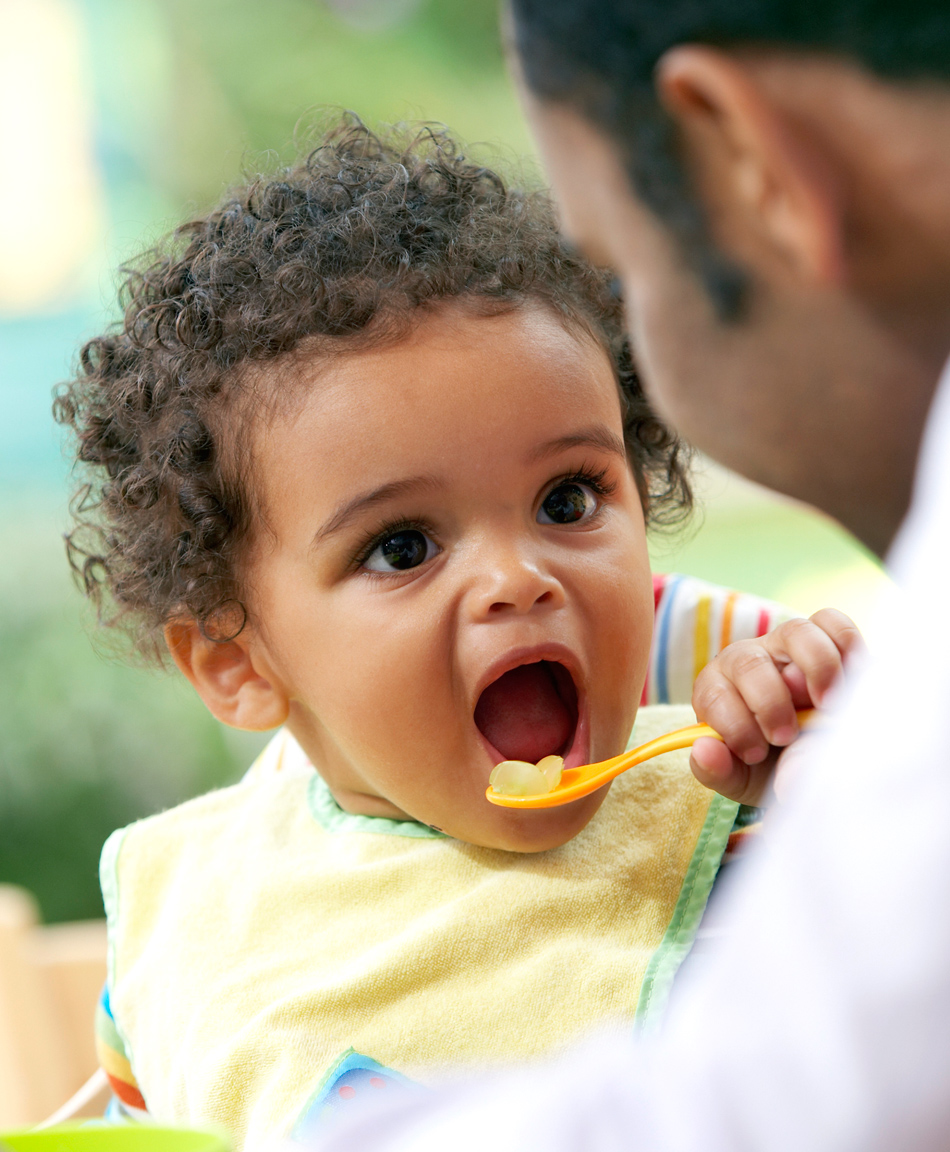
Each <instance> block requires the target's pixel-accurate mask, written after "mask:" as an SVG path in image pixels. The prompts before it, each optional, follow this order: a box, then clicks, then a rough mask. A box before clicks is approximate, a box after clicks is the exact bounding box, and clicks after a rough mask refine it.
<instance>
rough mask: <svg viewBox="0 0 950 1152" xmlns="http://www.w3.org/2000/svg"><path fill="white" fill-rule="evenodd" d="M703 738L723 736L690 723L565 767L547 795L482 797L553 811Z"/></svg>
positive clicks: (806, 716)
mask: <svg viewBox="0 0 950 1152" xmlns="http://www.w3.org/2000/svg"><path fill="white" fill-rule="evenodd" d="M814 715H815V709H814V708H803V709H801V710H800V711H799V712H798V713H797V717H798V724H799V727H801V728H805V727H807V725H808V724H809V722H810V721H811V720H812V718H813V717H814ZM703 736H712V737H713V738H714V739H716V740H722V737H721V736H720V735H719V733H718V732H716V731H715V730H714V729H712V728H710V727H709V725H708V724H691V725H690V726H689V727H688V728H678V729H677V730H676V731H675V732H667V733H666V735H664V736H657V737H656V739H655V740H648V741H647V742H646V743H645V744H639V745H638V746H637V747H636V748H631V749H630V750H629V751H628V752H621V753H620V755H619V756H614V757H613V759H611V760H602V761H600V762H599V763H597V764H584V765H582V766H581V767H579V768H565V769H564V771H563V772H562V773H561V781H560V783H559V784H558V785H557V787H556V788H553V789H552V790H551V791H550V792H542V793H539V794H538V795H535V796H503V795H502V794H501V793H500V792H496V791H495V790H494V788H492V787H491V786H489V787H488V789H487V790H486V792H485V797H486V799H487V800H489V801H490V802H491V803H492V804H498V805H501V807H503V808H556V807H558V806H560V805H561V804H569V803H570V802H571V801H572V800H578V799H580V797H581V796H587V795H589V794H590V793H591V792H596V791H597V789H598V788H602V787H603V786H604V785H605V784H607V783H609V782H610V781H611V780H613V778H614V777H615V776H619V775H620V773H621V772H626V771H627V769H628V768H633V767H634V766H635V765H636V764H642V763H643V762H644V761H645V760H652V759H653V757H654V756H662V755H663V754H664V752H676V751H678V750H679V749H680V748H691V747H692V746H693V744H695V743H696V741H697V740H699V739H701V738H702V737H703Z"/></svg>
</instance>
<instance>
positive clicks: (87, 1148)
mask: <svg viewBox="0 0 950 1152" xmlns="http://www.w3.org/2000/svg"><path fill="white" fill-rule="evenodd" d="M7 1150H9V1152H229V1147H228V1142H227V1140H225V1139H224V1137H223V1136H219V1135H218V1134H217V1133H216V1132H200V1131H196V1130H195V1129H192V1128H157V1127H153V1126H152V1125H151V1124H117V1125H115V1126H111V1125H108V1124H95V1123H93V1124H88V1123H87V1124H64V1125H62V1126H57V1127H56V1128H44V1129H43V1131H42V1132H10V1133H6V1134H4V1133H0V1152H7Z"/></svg>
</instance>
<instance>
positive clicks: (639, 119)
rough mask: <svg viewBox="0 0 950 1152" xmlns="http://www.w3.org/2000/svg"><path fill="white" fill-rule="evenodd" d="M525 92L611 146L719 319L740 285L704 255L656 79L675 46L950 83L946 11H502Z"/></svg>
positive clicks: (911, 6) (623, 4) (781, 7)
mask: <svg viewBox="0 0 950 1152" xmlns="http://www.w3.org/2000/svg"><path fill="white" fill-rule="evenodd" d="M510 2H511V10H512V16H513V25H514V39H515V44H516V48H517V51H518V53H519V55H520V58H521V63H522V69H523V72H524V75H525V79H526V82H527V84H528V86H529V87H530V88H531V89H532V91H533V92H535V93H536V94H537V95H538V96H540V97H541V98H542V99H548V100H552V101H556V102H558V103H563V104H568V105H571V106H573V107H575V108H577V109H578V110H579V111H580V112H581V113H582V114H583V115H585V116H586V117H587V118H588V119H589V120H590V121H591V122H592V123H594V124H595V125H597V126H598V127H599V128H601V129H602V130H603V131H604V132H605V133H606V134H607V135H608V136H609V137H610V138H611V139H612V140H613V142H614V143H615V144H616V146H617V148H618V151H619V153H620V157H621V161H622V162H623V164H624V166H625V167H626V169H627V172H628V174H629V176H630V179H631V182H632V184H633V187H634V188H635V190H636V192H637V193H638V195H639V196H640V198H641V199H642V200H643V202H644V203H645V204H646V205H647V206H648V207H650V208H651V209H652V210H653V211H654V212H655V213H656V214H657V215H658V216H659V217H660V218H661V219H662V220H663V221H664V222H665V223H666V224H667V225H668V226H669V227H670V228H671V229H672V230H673V231H674V232H675V233H676V234H677V235H678V236H679V238H680V240H681V243H682V244H683V247H684V251H686V252H687V254H688V255H689V256H690V258H691V259H692V261H693V263H694V264H695V265H696V266H698V269H699V271H700V272H701V274H702V275H703V277H704V279H705V280H706V282H707V285H708V287H709V288H710V290H711V293H712V295H713V298H714V300H715V301H716V303H717V304H718V305H719V309H720V312H721V313H723V314H725V315H731V314H734V313H735V312H736V311H737V310H738V306H739V303H740V300H741V292H742V287H743V277H742V276H741V274H740V273H739V272H738V270H736V269H734V268H732V267H731V266H730V265H729V264H728V263H727V262H726V261H725V260H724V259H723V258H722V257H721V256H720V255H719V254H718V253H717V252H716V251H715V250H714V249H713V248H712V246H711V245H710V244H709V241H708V237H707V234H706V228H705V222H704V220H703V217H702V213H701V211H700V208H699V206H698V204H697V202H696V200H695V198H694V197H693V195H692V192H691V190H690V188H689V184H688V180H687V177H686V175H685V173H684V170H683V168H682V166H681V164H680V163H679V160H678V156H677V148H676V140H675V133H674V131H673V126H672V122H671V121H670V118H669V117H668V116H667V115H666V114H665V113H664V111H663V109H662V108H661V106H660V104H659V101H658V99H657V96H656V90H655V86H654V69H655V68H656V64H657V61H658V60H659V59H660V57H661V56H662V55H663V54H664V52H666V51H667V50H668V49H670V48H672V47H674V46H675V45H677V44H711V45H718V46H720V47H735V46H738V45H742V46H746V47H747V46H750V45H760V46H762V47H770V48H784V49H792V50H800V51H817V52H828V53H834V54H836V55H839V56H842V57H845V58H848V59H850V60H854V61H857V62H858V63H860V64H862V65H863V66H864V67H866V68H867V69H869V70H870V71H872V72H874V73H876V74H878V75H879V76H882V77H884V78H887V79H892V80H898V81H908V80H938V81H947V80H948V79H950V6H948V4H947V2H946V0H510Z"/></svg>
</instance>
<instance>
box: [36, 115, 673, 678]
mask: <svg viewBox="0 0 950 1152" xmlns="http://www.w3.org/2000/svg"><path fill="white" fill-rule="evenodd" d="M126 273H127V278H126V281H125V284H124V287H123V296H124V302H125V315H124V319H123V321H122V322H121V323H120V324H118V325H116V326H115V327H114V328H113V329H112V330H110V331H109V332H107V333H106V334H104V335H102V336H98V337H96V338H95V339H93V340H90V341H89V342H88V343H87V344H86V345H85V347H84V348H83V350H82V355H81V366H80V367H81V370H80V372H79V374H78V376H77V377H76V378H75V379H74V380H72V381H71V382H70V383H68V384H67V385H66V386H64V389H63V390H62V393H61V395H60V396H59V398H58V400H57V406H56V411H57V416H58V419H59V420H60V421H61V422H63V423H65V424H67V425H70V426H71V427H72V429H73V431H74V433H75V436H76V441H77V457H78V461H79V464H80V466H81V467H82V469H83V470H84V472H85V479H86V483H85V484H84V486H83V488H82V489H81V492H80V493H79V496H78V499H77V500H76V502H75V504H74V508H75V515H76V518H77V521H78V523H77V525H76V528H75V529H74V531H73V532H72V533H71V534H70V536H69V538H68V539H69V554H70V559H71V562H72V564H73V567H74V569H75V571H76V572H77V573H78V574H79V576H80V578H81V581H82V583H83V585H84V587H85V590H86V592H87V593H88V594H89V595H90V597H92V598H93V600H95V601H96V603H97V605H98V606H99V609H100V616H102V615H103V613H104V618H105V619H107V620H108V621H109V622H111V623H122V624H124V625H125V626H126V629H127V631H128V632H129V633H131V635H132V636H133V638H134V640H135V642H136V644H137V646H138V648H139V650H140V651H141V652H143V653H145V654H147V655H152V656H158V657H159V658H160V655H161V652H162V648H163V645H162V641H161V631H162V628H163V626H164V625H165V624H166V623H168V622H169V621H171V620H173V619H176V618H181V617H183V616H186V617H190V618H192V619H196V620H197V621H199V622H200V623H201V624H202V627H204V628H205V630H206V634H208V635H214V636H222V637H223V633H224V632H227V633H228V634H231V633H233V632H234V631H236V630H240V627H242V626H243V623H242V622H243V620H244V619H245V618H246V613H245V610H244V607H243V603H242V590H241V581H240V579H239V561H240V558H241V554H242V549H243V548H244V547H245V545H246V543H247V541H248V538H249V537H250V536H251V534H252V529H253V524H254V520H255V501H254V496H253V486H252V484H251V483H250V481H251V480H252V478H253V465H252V463H251V464H249V463H248V459H247V458H248V448H247V445H248V443H249V440H250V437H249V421H250V419H251V417H252V414H254V413H257V414H260V413H261V412H265V413H266V412H267V411H268V410H272V407H271V406H272V405H273V404H275V403H280V402H281V399H282V397H281V396H278V395H275V394H273V393H274V388H278V389H279V390H280V391H281V392H287V393H290V392H292V391H293V389H294V388H295V386H296V385H295V374H294V373H293V372H292V371H288V372H285V373H282V374H279V377H278V378H277V383H276V384H272V385H271V386H270V388H271V391H270V393H266V394H263V395H262V394H261V391H260V389H261V383H260V379H261V373H260V371H259V368H260V367H261V366H262V365H266V364H268V363H272V362H276V361H278V360H280V358H281V357H284V358H286V357H289V356H291V355H292V353H293V352H294V350H295V349H297V348H298V347H299V346H300V345H301V344H302V343H303V342H304V341H306V349H307V351H308V353H309V352H311V351H312V352H313V354H315V355H321V354H333V353H334V352H345V351H346V350H347V349H349V348H354V347H359V346H361V345H365V344H366V343H367V342H370V341H374V342H379V341H386V340H394V339H398V338H399V335H400V334H401V333H402V332H404V331H406V327H407V325H409V324H411V323H412V319H413V316H414V315H418V310H419V309H422V308H426V307H434V306H438V305H439V304H440V303H441V302H444V301H450V300H457V301H463V302H466V303H467V304H470V305H471V306H473V307H475V308H477V309H480V310H482V311H486V312H497V311H499V310H505V309H509V308H516V307H519V306H520V305H522V304H524V303H526V302H530V301H534V302H539V303H541V304H543V305H544V306H547V307H550V308H551V309H552V310H553V311H554V312H555V313H556V314H557V315H558V316H559V317H560V318H561V319H562V321H563V322H564V323H565V324H567V325H568V326H574V328H575V329H578V330H581V329H582V330H584V331H585V332H586V333H587V334H588V335H590V336H592V337H593V338H594V339H595V340H597V341H598V342H599V343H600V344H601V345H602V346H603V347H604V349H605V351H606V353H607V354H608V355H609V356H610V358H611V359H612V362H613V364H614V367H615V371H616V376H617V384H618V389H619V393H620V397H621V402H622V405H623V412H624V427H625V436H626V443H627V449H628V455H629V458H630V461H631V465H632V467H633V469H634V472H635V474H636V476H637V479H638V482H639V484H640V490H641V493H642V495H643V497H644V505H645V508H646V511H647V514H648V517H649V518H650V519H651V520H652V521H653V522H654V523H656V522H663V521H671V520H675V519H677V518H679V517H681V516H682V515H683V514H685V512H686V511H687V510H688V508H689V506H690V499H691V498H690V492H689V486H688V482H687V476H686V454H685V451H684V449H683V446H682V445H681V444H680V442H679V441H678V440H677V439H676V437H675V436H674V435H673V434H672V433H671V432H670V431H669V430H668V429H667V428H666V427H665V426H664V425H663V424H662V423H661V422H660V421H659V420H658V419H657V418H656V416H654V414H653V412H652V410H651V409H650V406H649V405H648V403H647V401H646V398H645V397H644V394H643V391H642V389H641V387H640V382H639V380H638V378H637V374H636V372H635V370H634V367H633V362H632V359H631V355H630V349H629V346H628V344H627V341H626V338H625V336H624V329H623V315H622V303H621V301H620V300H619V298H618V295H617V293H616V291H615V290H614V285H613V282H612V279H611V277H610V275H609V274H608V273H607V272H605V271H603V270H598V269H596V268H593V267H591V266H590V265H589V264H587V263H586V262H585V261H583V260H582V259H580V258H579V257H578V256H576V255H575V254H573V253H572V252H571V251H570V250H569V249H567V248H566V247H565V245H564V243H563V241H562V239H561V237H560V236H559V234H558V231H557V227H556V224H555V218H554V212H553V209H552V206H551V203H550V199H549V197H548V195H547V193H545V192H543V191H538V190H536V191H523V190H519V189H517V188H513V187H511V186H510V185H509V184H508V183H507V182H506V181H505V180H504V179H503V177H502V176H501V175H499V174H498V173H497V172H495V171H493V170H491V169H489V168H486V167H485V166H484V165H481V164H477V163H473V162H472V161H471V160H469V159H468V158H467V157H466V156H465V154H464V153H463V152H462V150H461V149H460V147H459V146H458V145H457V143H456V142H455V141H454V140H453V139H452V137H451V136H450V135H449V134H448V133H446V132H445V131H443V130H441V129H433V128H431V127H422V128H416V129H414V130H406V131H402V132H398V131H391V132H388V133H386V134H376V133H374V132H371V131H370V130H369V129H368V128H367V127H365V126H364V125H363V124H362V123H361V122H360V121H359V120H357V119H356V118H355V117H351V116H349V117H345V118H344V119H343V120H341V121H340V122H338V123H336V124H335V125H334V126H333V127H332V128H331V129H330V130H329V131H328V132H327V133H326V135H325V136H324V137H323V139H322V141H321V143H320V146H319V147H318V148H316V149H315V150H314V151H313V152H311V153H310V155H309V156H307V157H306V159H304V160H303V161H302V162H300V163H298V164H296V165H295V166H293V167H291V168H288V169H286V170H283V171H281V172H279V173H277V174H276V175H272V176H262V177H259V178H258V179H255V180H253V181H251V182H250V183H248V184H246V185H244V186H243V187H240V188H237V189H236V190H235V191H234V192H232V193H231V194H230V195H229V196H228V197H227V199H226V200H225V201H224V202H223V203H222V204H221V205H220V206H219V207H218V208H216V209H215V210H214V211H212V212H210V213H209V214H207V215H205V216H202V217H201V218H199V219H196V220H193V221H191V222H190V223H188V224H185V225H183V226H182V227H181V228H179V229H178V230H177V231H176V232H175V233H174V234H173V235H172V236H171V237H169V238H168V239H167V240H166V241H165V242H164V243H163V244H161V245H160V246H159V248H158V249H157V250H156V251H154V252H151V253H149V254H147V256H146V257H145V258H144V259H143V260H141V261H140V262H138V263H137V264H136V265H134V266H132V267H131V268H129V269H126Z"/></svg>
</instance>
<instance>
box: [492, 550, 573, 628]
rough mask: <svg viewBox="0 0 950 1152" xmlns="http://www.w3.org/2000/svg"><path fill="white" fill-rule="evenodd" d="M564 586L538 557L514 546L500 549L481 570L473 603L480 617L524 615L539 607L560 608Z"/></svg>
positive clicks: (563, 596) (563, 597) (563, 595)
mask: <svg viewBox="0 0 950 1152" xmlns="http://www.w3.org/2000/svg"><path fill="white" fill-rule="evenodd" d="M564 602H565V594H564V588H563V586H562V584H561V582H560V580H558V579H557V577H556V576H554V575H553V574H552V573H551V572H549V571H547V570H546V569H545V568H544V567H543V566H542V565H541V564H540V563H539V562H538V561H537V560H536V559H534V558H533V557H530V556H526V555H524V554H522V553H519V552H518V551H517V550H516V549H511V550H508V551H505V552H503V553H500V554H499V553H496V554H495V556H494V557H493V561H492V563H491V564H490V565H486V566H485V568H483V569H482V570H481V571H480V572H479V574H478V579H477V580H476V583H475V586H474V587H473V590H472V595H471V598H470V603H471V606H472V611H473V615H474V616H475V618H476V619H489V618H497V617H499V616H502V615H505V614H509V613H511V614H514V615H524V614H527V613H529V612H532V611H535V610H537V609H539V608H545V609H551V608H558V607H560V606H561V605H562V604H563V603H564Z"/></svg>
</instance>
